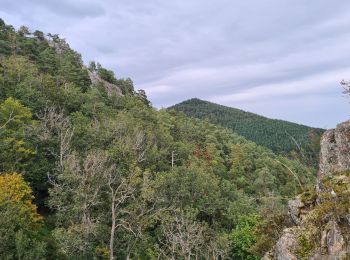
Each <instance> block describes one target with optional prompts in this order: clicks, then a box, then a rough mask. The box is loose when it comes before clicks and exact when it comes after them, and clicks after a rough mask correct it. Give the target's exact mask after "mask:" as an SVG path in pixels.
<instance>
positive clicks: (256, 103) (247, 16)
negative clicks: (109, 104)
mask: <svg viewBox="0 0 350 260" xmlns="http://www.w3.org/2000/svg"><path fill="white" fill-rule="evenodd" d="M0 6H1V7H0V16H3V17H4V18H6V19H7V20H6V21H7V22H8V23H12V24H14V25H16V26H19V25H21V24H26V25H29V26H31V27H32V29H36V28H38V27H39V29H41V30H44V31H46V32H52V33H58V34H60V35H61V36H63V37H65V38H66V39H67V41H68V42H69V43H70V45H71V46H72V47H73V48H75V49H77V50H78V51H79V52H81V53H82V54H83V57H84V59H85V61H86V62H88V61H90V60H97V61H99V62H101V63H102V64H103V65H105V66H106V67H109V68H111V69H113V70H114V71H115V73H116V75H117V76H118V77H131V78H133V80H134V82H135V83H136V88H143V89H145V90H146V91H147V93H148V95H149V97H150V98H151V101H152V102H153V104H154V105H155V106H157V107H161V106H167V105H171V104H174V103H176V102H179V101H182V100H184V99H187V98H191V97H194V96H197V97H201V98H205V99H209V100H212V101H217V102H222V103H225V104H226V105H231V106H238V107H240V108H244V109H248V110H250V111H253V112H260V113H264V114H265V115H267V116H273V117H278V118H282V119H286V120H293V121H297V122H302V123H306V124H307V123H308V122H309V123H310V124H312V125H318V126H325V125H327V126H334V124H335V121H334V120H335V118H337V119H341V118H342V119H345V118H347V116H348V114H347V113H346V110H344V107H345V104H346V103H347V101H346V100H345V99H344V98H342V96H341V88H340V87H339V86H338V82H339V81H340V80H341V79H342V78H345V79H346V78H348V77H349V74H350V70H349V63H348V61H349V60H350V47H349V46H348V42H349V40H350V34H349V33H348V28H349V26H350V18H349V15H348V13H349V11H350V2H349V1H347V0H339V1H336V2H335V1H319V0H310V1H304V0H285V1H279V0H264V1H259V0H247V1H238V0H233V1H232V0H218V1H209V0H178V1H161V0H148V1H136V0H118V1H115V0H104V1H99V0H88V1H86V0H85V1H83V0H70V1H68V0H64V1H54V0H49V1H44V0H33V1H25V0H18V1H16V4H14V2H13V1H8V0H0ZM268 86H270V87H268ZM271 86H274V87H271ZM318 86H320V87H318ZM296 90H297V91H296ZM247 93H248V94H249V93H263V94H264V95H263V97H264V98H263V99H264V100H263V101H261V98H262V96H261V95H260V94H259V95H256V96H255V97H254V96H252V95H250V98H249V99H247V98H241V99H239V97H247V95H248V94H247ZM248 96H249V95H248ZM219 97H221V98H219ZM224 97H226V99H225V98H224ZM230 97H231V99H230ZM232 97H234V98H232ZM230 100H231V101H230ZM312 100H319V102H315V101H314V102H311V101H312ZM293 102H294V103H295V104H297V107H296V108H293V109H290V107H293ZM303 102H304V103H303ZM327 102H328V103H327ZM285 104H288V106H289V107H286V105H285ZM310 104H312V106H313V107H310ZM325 104H327V105H325ZM264 107H265V108H264ZM303 108H304V110H305V111H304V112H302V111H303ZM326 109H328V110H329V112H327V113H326V112H325V110H326ZM291 110H292V112H291ZM276 111H278V114H276V113H275V112H276ZM332 111H334V113H335V114H337V117H335V116H331V113H332ZM315 118H318V119H319V121H317V120H316V119H315Z"/></svg>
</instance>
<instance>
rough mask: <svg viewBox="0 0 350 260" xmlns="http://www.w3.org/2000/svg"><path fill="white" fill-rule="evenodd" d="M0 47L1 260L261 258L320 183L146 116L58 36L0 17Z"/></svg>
mask: <svg viewBox="0 0 350 260" xmlns="http://www.w3.org/2000/svg"><path fill="white" fill-rule="evenodd" d="M0 46H1V48H0V237H1V243H0V258H1V259H258V258H259V257H260V256H261V255H262V254H263V253H264V252H265V251H266V250H268V249H269V247H270V246H271V245H272V244H273V242H274V239H276V238H277V237H278V235H279V234H280V232H281V230H282V227H283V225H285V224H286V223H285V221H286V220H285V218H284V213H285V211H286V205H285V202H286V200H287V199H288V198H290V197H293V196H294V195H295V194H298V193H299V192H300V191H301V190H304V189H306V188H307V187H308V186H309V185H310V184H312V183H313V181H314V175H315V170H314V169H313V168H310V167H306V166H304V165H303V164H301V163H300V162H299V161H297V160H290V159H288V158H286V157H283V156H281V155H276V154H274V153H273V152H272V151H271V150H269V149H267V148H264V147H262V146H258V145H256V144H255V143H253V142H251V141H247V140H246V139H245V138H244V137H241V136H239V135H237V134H236V133H233V132H232V131H231V130H229V129H225V128H223V127H220V126H215V125H213V124H210V123H208V122H206V121H202V120H199V119H191V118H188V117H186V116H185V115H184V114H182V113H177V112H175V111H166V110H161V111H156V110H154V109H153V108H152V107H151V106H150V105H149V101H147V98H146V96H145V93H144V92H143V91H139V92H135V91H134V89H133V86H132V81H131V80H128V79H127V80H123V79H117V78H116V77H115V75H114V73H113V72H111V71H109V70H106V69H103V68H102V67H101V66H100V65H95V64H94V63H91V64H90V66H89V68H85V67H84V66H83V63H82V60H81V57H80V55H79V54H77V53H76V52H75V51H73V50H72V49H70V47H69V45H68V44H67V43H66V42H65V41H64V40H63V39H60V38H59V37H58V36H57V35H54V36H53V35H44V34H43V33H42V32H38V31H35V32H34V33H31V32H30V31H29V30H28V28H25V27H22V28H20V29H19V30H15V29H14V28H13V27H12V26H9V25H6V24H5V23H4V22H3V21H2V20H0ZM88 70H90V73H95V74H97V75H99V76H100V77H101V78H102V79H104V80H105V81H108V82H110V83H111V84H114V85H115V86H116V87H119V88H120V89H121V90H122V91H123V95H116V94H115V93H114V94H113V92H112V93H108V91H107V90H106V88H105V86H104V85H103V84H99V83H97V84H92V83H91V81H90V78H89V71H88Z"/></svg>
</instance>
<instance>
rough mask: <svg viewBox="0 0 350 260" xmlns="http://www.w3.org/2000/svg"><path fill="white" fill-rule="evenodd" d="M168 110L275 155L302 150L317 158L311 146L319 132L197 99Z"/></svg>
mask: <svg viewBox="0 0 350 260" xmlns="http://www.w3.org/2000/svg"><path fill="white" fill-rule="evenodd" d="M168 109H174V110H176V111H181V112H184V113H185V114H186V115H187V116H191V117H196V118H200V119H208V120H209V122H211V123H214V124H218V125H222V126H224V127H227V128H230V129H232V130H233V131H234V132H236V133H238V134H240V135H242V136H244V137H245V138H247V139H248V140H252V141H254V142H255V143H257V144H259V145H262V146H265V147H268V148H270V149H272V150H273V151H275V152H278V153H289V152H291V151H293V150H296V151H300V150H303V153H304V154H306V153H314V154H315V153H316V154H317V153H318V150H317V147H316V146H317V145H315V144H316V143H317V141H318V139H319V136H320V135H321V134H322V133H323V132H324V130H323V129H317V128H312V127H308V126H305V125H299V124H295V123H291V122H288V121H283V120H276V119H269V118H266V117H263V116H260V115H257V114H254V113H250V112H245V111H243V110H240V109H236V108H232V107H227V106H222V105H218V104H215V103H211V102H208V101H203V100H200V99H197V98H193V99H189V100H186V101H184V102H181V103H179V104H176V105H174V106H171V107H169V108H168Z"/></svg>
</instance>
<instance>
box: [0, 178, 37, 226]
mask: <svg viewBox="0 0 350 260" xmlns="http://www.w3.org/2000/svg"><path fill="white" fill-rule="evenodd" d="M33 199H34V196H33V194H32V189H31V188H30V187H29V185H28V184H27V183H26V182H25V181H24V179H23V177H22V175H21V174H19V173H7V174H4V175H0V206H9V205H14V206H17V207H18V209H19V210H20V213H21V215H22V216H23V217H24V218H26V220H28V221H30V222H32V223H37V222H39V221H40V220H42V217H41V216H40V215H39V214H38V213H37V207H36V205H35V204H33V203H32V200H33Z"/></svg>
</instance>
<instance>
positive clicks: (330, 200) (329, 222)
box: [263, 121, 350, 260]
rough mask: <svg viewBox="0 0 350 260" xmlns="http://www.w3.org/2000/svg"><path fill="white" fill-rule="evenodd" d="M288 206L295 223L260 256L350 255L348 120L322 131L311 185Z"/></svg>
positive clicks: (285, 258) (286, 258)
mask: <svg viewBox="0 0 350 260" xmlns="http://www.w3.org/2000/svg"><path fill="white" fill-rule="evenodd" d="M288 206H289V214H290V217H291V218H292V220H293V222H294V223H295V226H294V227H291V228H287V229H285V230H284V232H283V234H282V236H281V237H280V238H279V240H278V241H277V243H276V245H275V246H274V248H273V249H272V250H271V251H270V252H268V253H267V254H266V255H265V256H264V257H263V259H265V260H267V259H278V260H290V259H293V260H294V259H314V260H316V259H324V260H328V259H329V260H333V259H334V260H335V259H350V121H347V122H344V123H342V124H339V125H338V126H337V127H336V128H335V129H331V130H328V131H326V132H325V133H324V135H323V137H322V140H321V153H320V166H319V172H318V176H317V183H316V185H315V189H313V190H310V191H306V192H304V193H303V194H301V195H299V196H298V197H297V198H295V199H294V200H292V201H289V203H288Z"/></svg>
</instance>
